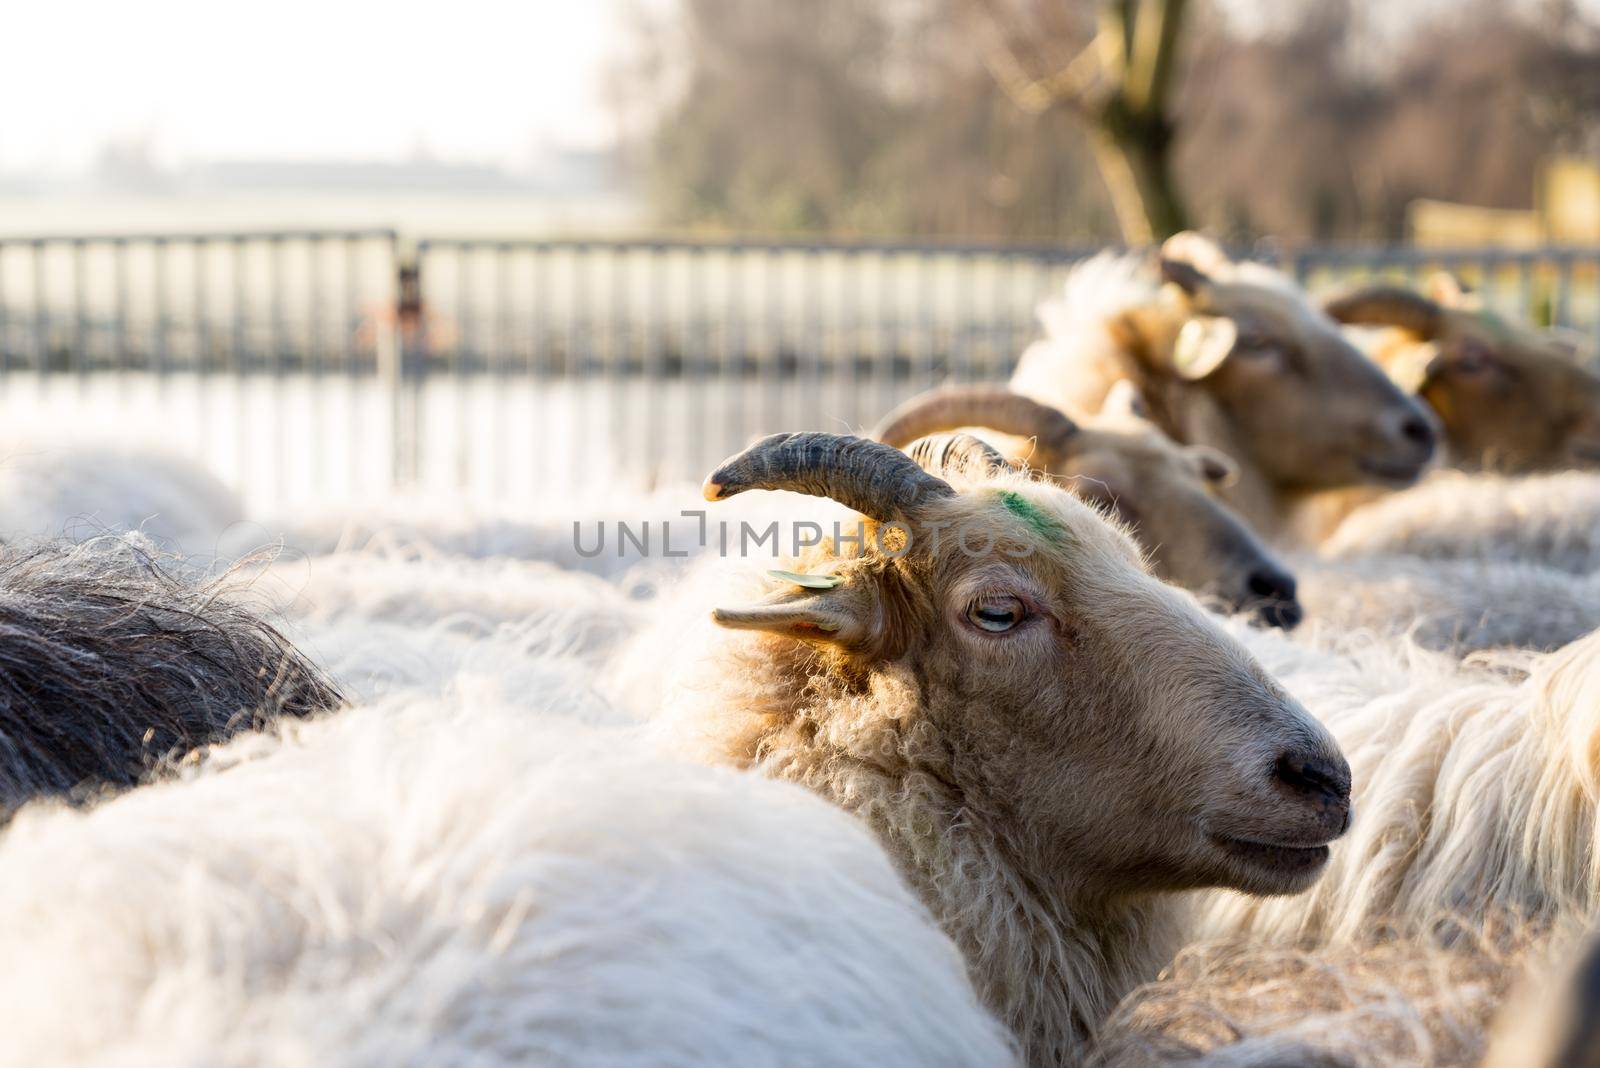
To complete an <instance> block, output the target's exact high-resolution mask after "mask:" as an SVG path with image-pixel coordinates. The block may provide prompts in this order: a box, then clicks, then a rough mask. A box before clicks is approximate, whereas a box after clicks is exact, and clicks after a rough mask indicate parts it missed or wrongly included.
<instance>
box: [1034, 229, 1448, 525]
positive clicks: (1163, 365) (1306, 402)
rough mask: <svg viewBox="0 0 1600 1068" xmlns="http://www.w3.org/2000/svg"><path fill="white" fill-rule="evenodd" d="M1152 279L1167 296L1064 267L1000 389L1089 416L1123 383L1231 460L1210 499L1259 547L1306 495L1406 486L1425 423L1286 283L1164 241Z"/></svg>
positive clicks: (1113, 259) (1126, 270)
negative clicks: (1062, 284)
mask: <svg viewBox="0 0 1600 1068" xmlns="http://www.w3.org/2000/svg"><path fill="white" fill-rule="evenodd" d="M1160 272H1161V280H1162V281H1163V282H1164V283H1165V284H1164V285H1158V284H1157V283H1156V282H1155V280H1154V279H1150V278H1147V277H1145V265H1144V262H1143V260H1142V258H1138V257H1130V256H1120V257H1119V256H1113V255H1110V254H1102V255H1101V256H1099V257H1096V258H1095V259H1092V260H1090V261H1088V262H1087V263H1085V264H1083V265H1081V266H1079V267H1077V268H1075V269H1074V270H1073V272H1072V274H1071V275H1070V276H1069V277H1068V280H1067V283H1066V289H1065V292H1064V296H1063V299H1062V300H1060V301H1058V302H1052V303H1048V304H1046V305H1045V306H1044V307H1043V308H1042V309H1041V311H1040V317H1041V319H1042V320H1043V321H1044V324H1045V327H1046V332H1047V334H1048V335H1049V336H1048V337H1047V338H1046V339H1045V340H1043V341H1039V342H1036V343H1035V344H1034V345H1032V346H1031V347H1029V348H1028V350H1027V351H1026V352H1024V353H1023V356H1022V359H1021V361H1020V362H1019V363H1018V365H1017V369H1016V372H1015V374H1014V375H1013V376H1012V379H1011V386H1012V388H1013V389H1014V390H1016V391H1017V392H1019V393H1022V394H1025V395H1027V396H1030V397H1032V398H1034V399H1035V400H1038V401H1041V402H1043V403H1045V404H1049V405H1051V406H1053V407H1056V408H1059V409H1061V410H1063V411H1065V412H1067V413H1069V414H1072V415H1087V414H1092V413H1094V412H1097V411H1099V410H1100V409H1101V408H1102V407H1103V406H1104V403H1105V399H1106V397H1107V395H1108V394H1109V393H1110V391H1111V389H1112V388H1113V387H1114V386H1115V385H1116V384H1117V383H1119V382H1131V383H1132V384H1133V386H1134V387H1135V388H1136V389H1137V392H1138V394H1139V395H1140V397H1141V398H1142V400H1143V403H1144V405H1145V406H1146V408H1147V410H1148V412H1149V415H1150V418H1151V419H1152V420H1153V421H1154V422H1155V424H1156V425H1157V426H1158V427H1160V429H1161V430H1162V431H1164V432H1165V433H1166V434H1167V435H1168V436H1169V437H1171V438H1172V439H1173V440H1175V441H1178V442H1181V443H1183V444H1186V445H1196V444H1203V445H1210V446H1213V447H1215V448H1217V449H1219V450H1221V451H1222V452H1224V453H1226V454H1228V455H1229V456H1231V457H1233V459H1234V460H1236V461H1238V463H1239V464H1240V468H1241V477H1240V479H1239V481H1238V482H1237V483H1236V484H1235V485H1233V486H1231V487H1229V488H1228V489H1227V490H1225V491H1224V493H1223V499H1224V500H1226V501H1227V502H1228V503H1229V504H1230V505H1231V506H1233V507H1234V508H1235V509H1236V510H1237V511H1238V512H1239V513H1240V514H1241V515H1243V516H1244V518H1245V519H1246V520H1247V521H1248V522H1249V523H1250V524H1251V525H1252V526H1253V527H1254V528H1255V529H1256V530H1257V531H1258V532H1260V533H1262V534H1264V535H1265V536H1267V537H1268V539H1269V540H1277V541H1287V540H1292V539H1293V536H1294V531H1293V516H1294V513H1295V511H1296V510H1297V509H1298V507H1299V505H1300V503H1301V502H1302V501H1303V500H1304V499H1305V498H1306V497H1307V496H1309V495H1310V494H1312V493H1314V492H1316V491H1319V490H1327V489H1333V488H1338V487H1343V486H1352V485H1378V486H1384V487H1391V488H1392V487H1399V486H1406V485H1410V484H1411V483H1412V482H1414V481H1416V479H1417V477H1418V476H1419V475H1420V474H1421V473H1422V471H1423V469H1424V467H1425V465H1426V464H1427V463H1428V461H1429V460H1430V458H1431V457H1432V454H1433V445H1434V442H1433V437H1434V436H1433V431H1432V428H1431V424H1430V421H1429V419H1428V417H1427V415H1426V413H1425V412H1424V410H1423V409H1422V407H1421V406H1420V405H1419V403H1418V402H1417V401H1416V400H1415V399H1414V398H1412V397H1408V396H1407V395H1405V394H1404V393H1403V392H1402V391H1401V390H1400V389H1399V388H1397V387H1396V386H1395V385H1394V384H1393V383H1392V382H1390V381H1389V380H1388V378H1387V377H1386V376H1385V375H1384V374H1383V372H1382V370H1381V369H1379V368H1378V367H1377V365H1375V364H1373V363H1372V362H1371V361H1370V360H1368V359H1367V358H1366V357H1365V356H1363V355H1362V354H1361V352H1360V351H1359V350H1358V349H1356V347H1355V346H1354V345H1352V344H1351V343H1350V342H1349V341H1347V340H1345V338H1344V337H1343V336H1342V335H1341V334H1340V332H1339V328H1338V326H1337V324H1335V323H1334V322H1333V321H1332V320H1330V319H1329V318H1328V317H1327V316H1326V315H1324V314H1323V313H1322V311H1321V310H1320V309H1318V308H1317V307H1315V306H1314V305H1313V304H1312V303H1311V302H1310V301H1309V300H1308V299H1307V298H1306V297H1305V296H1304V295H1303V294H1302V293H1301V292H1300V291H1299V290H1298V288H1297V287H1295V286H1294V285H1293V283H1291V282H1289V281H1288V280H1287V279H1285V278H1284V277H1283V276H1281V275H1279V274H1277V273H1276V272H1274V271H1272V270H1271V269H1269V268H1266V267H1263V266H1260V265H1256V264H1249V263H1238V264H1236V263H1232V262H1230V261H1229V260H1228V259H1227V257H1225V256H1224V255H1223V254H1222V253H1221V252H1220V251H1219V250H1218V249H1217V248H1216V247H1215V246H1214V245H1212V244H1210V243H1209V242H1207V241H1205V240H1204V239H1202V238H1200V237H1199V236H1198V235H1195V234H1179V235H1177V236H1175V237H1173V238H1170V239H1168V241H1167V243H1166V244H1165V245H1163V246H1162V250H1161V260H1160Z"/></svg>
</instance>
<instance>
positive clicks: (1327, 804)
mask: <svg viewBox="0 0 1600 1068" xmlns="http://www.w3.org/2000/svg"><path fill="white" fill-rule="evenodd" d="M1272 777H1273V779H1274V780H1275V781H1276V782H1277V783H1278V785H1279V786H1281V787H1283V788H1284V789H1286V790H1287V791H1288V792H1289V793H1291V794H1293V795H1295V796H1296V797H1299V798H1301V799H1303V800H1306V801H1310V802H1311V803H1312V804H1315V805H1316V806H1317V807H1318V808H1319V809H1321V810H1322V812H1323V813H1324V815H1326V816H1329V817H1332V818H1334V819H1337V820H1338V822H1339V828H1340V831H1341V832H1342V831H1343V830H1344V828H1345V827H1347V826H1349V822H1350V766H1349V765H1348V764H1346V763H1345V762H1344V761H1343V760H1342V759H1341V760H1328V759H1326V758H1324V757H1319V756H1312V755H1310V754H1306V753H1285V754H1284V755H1283V756H1281V757H1279V758H1278V762H1277V763H1276V764H1274V765H1273V767H1272Z"/></svg>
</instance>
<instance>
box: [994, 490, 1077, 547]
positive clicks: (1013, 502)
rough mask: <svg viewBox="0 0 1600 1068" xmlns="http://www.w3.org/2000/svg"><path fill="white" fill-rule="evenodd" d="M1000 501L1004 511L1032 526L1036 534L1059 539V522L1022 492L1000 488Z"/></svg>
mask: <svg viewBox="0 0 1600 1068" xmlns="http://www.w3.org/2000/svg"><path fill="white" fill-rule="evenodd" d="M1000 503H1001V504H1003V505H1005V506H1006V511H1008V512H1010V513H1011V514H1012V515H1014V516H1016V517H1017V518H1018V519H1021V520H1022V521H1023V522H1025V523H1027V524H1028V526H1030V527H1032V528H1033V530H1034V532H1035V533H1036V534H1040V535H1042V536H1044V537H1046V538H1049V539H1050V540H1051V541H1059V540H1060V539H1061V535H1062V530H1061V524H1060V523H1059V522H1057V521H1056V518H1055V517H1054V516H1052V515H1051V514H1050V513H1048V512H1046V511H1045V510H1044V509H1042V508H1040V507H1039V506H1038V505H1036V504H1034V503H1033V502H1032V501H1030V500H1028V498H1026V497H1024V496H1023V495H1022V494H1020V493H1016V492H1013V491H1012V490H1001V491H1000Z"/></svg>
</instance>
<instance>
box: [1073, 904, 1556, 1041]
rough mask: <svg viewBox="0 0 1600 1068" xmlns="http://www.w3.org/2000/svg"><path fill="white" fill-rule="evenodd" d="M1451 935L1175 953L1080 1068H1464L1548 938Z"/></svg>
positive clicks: (1505, 933) (1220, 946) (1511, 933)
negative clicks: (1248, 1065)
mask: <svg viewBox="0 0 1600 1068" xmlns="http://www.w3.org/2000/svg"><path fill="white" fill-rule="evenodd" d="M1453 934H1454V938H1453V941H1452V943H1451V944H1448V945H1446V944H1442V943H1440V942H1438V941H1419V940H1410V939H1388V940H1382V941H1378V942H1376V943H1374V944H1368V945H1363V946H1360V947H1336V948H1322V949H1319V950H1316V951H1307V950H1305V949H1300V948H1296V947H1293V946H1283V945H1271V944H1262V943H1258V942H1248V941H1239V942H1221V943H1197V944H1194V945H1190V946H1186V947H1185V948H1184V950H1183V951H1182V953H1180V954H1179V956H1178V958H1177V959H1176V960H1175V961H1174V962H1173V964H1172V965H1171V966H1170V967H1169V968H1168V969H1166V971H1165V972H1163V974H1162V976H1161V978H1160V979H1158V980H1157V981H1155V982H1153V983H1149V984H1147V985H1145V986H1143V987H1141V988H1139V989H1138V990H1136V991H1135V992H1134V993H1133V994H1132V995H1130V996H1129V997H1128V998H1127V999H1125V1000H1124V1001H1123V1003H1122V1004H1121V1005H1119V1006H1118V1007H1117V1011H1116V1013H1115V1015H1114V1016H1113V1017H1112V1019H1111V1020H1110V1021H1109V1022H1108V1023H1107V1024H1106V1026H1105V1027H1104V1028H1103V1029H1102V1038H1101V1044H1100V1046H1099V1047H1098V1048H1097V1050H1096V1054H1097V1059H1096V1060H1095V1061H1094V1064H1095V1065H1096V1068H1111V1066H1115V1068H1142V1066H1155V1065H1168V1064H1174V1063H1184V1060H1183V1059H1184V1057H1185V1056H1187V1057H1189V1058H1191V1061H1190V1062H1189V1063H1196V1062H1203V1063H1206V1064H1215V1063H1219V1062H1220V1063H1226V1061H1225V1060H1224V1059H1223V1058H1225V1057H1226V1056H1227V1055H1228V1054H1229V1052H1230V1051H1232V1050H1235V1049H1239V1048H1249V1049H1251V1050H1253V1051H1258V1053H1257V1055H1258V1056H1263V1055H1265V1054H1266V1051H1269V1050H1271V1049H1273V1047H1274V1046H1276V1047H1277V1048H1279V1049H1280V1050H1282V1053H1281V1054H1280V1059H1279V1062H1278V1063H1280V1064H1281V1065H1283V1066H1284V1068H1309V1066H1318V1068H1320V1066H1322V1065H1327V1066H1329V1068H1334V1066H1337V1068H1471V1066H1476V1065H1478V1064H1479V1062H1480V1061H1481V1060H1482V1058H1483V1055H1484V1051H1485V1047H1486V1046H1487V1045H1488V1044H1489V1036H1490V1033H1491V1031H1493V1030H1496V1029H1497V1027H1496V1022H1495V1021H1496V1019H1497V1018H1498V1017H1500V1016H1502V1015H1504V1012H1503V1008H1502V1007H1503V1006H1504V1004H1505V1002H1506V1000H1507V996H1508V993H1509V992H1510V991H1511V990H1513V989H1514V987H1515V986H1516V985H1517V983H1518V982H1519V981H1520V980H1521V979H1522V977H1523V976H1524V975H1525V974H1526V973H1527V972H1528V971H1530V970H1532V969H1535V968H1537V967H1538V966H1539V965H1540V964H1541V963H1543V958H1544V957H1545V956H1546V953H1545V950H1544V947H1545V946H1546V945H1547V944H1548V942H1549V940H1550V939H1551V938H1552V937H1553V932H1550V931H1547V930H1542V929H1533V928H1529V927H1526V926H1522V925H1518V924H1516V923H1512V922H1502V923H1497V924H1495V925H1493V926H1492V927H1491V928H1489V929H1487V930H1483V931H1456V932H1454V933H1453ZM1505 1063H1506V1064H1507V1065H1512V1064H1515V1065H1519V1066H1520V1065H1527V1064H1530V1063H1537V1062H1532V1061H1531V1058H1530V1060H1517V1059H1511V1060H1508V1061H1506V1062H1505ZM1552 1068H1553V1066H1552Z"/></svg>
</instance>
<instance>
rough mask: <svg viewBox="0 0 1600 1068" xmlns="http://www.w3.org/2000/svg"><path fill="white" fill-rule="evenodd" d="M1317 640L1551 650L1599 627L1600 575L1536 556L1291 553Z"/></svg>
mask: <svg viewBox="0 0 1600 1068" xmlns="http://www.w3.org/2000/svg"><path fill="white" fill-rule="evenodd" d="M1290 560H1291V563H1292V565H1293V567H1294V570H1295V573H1296V574H1297V575H1299V576H1300V594H1301V598H1302V601H1303V603H1304V605H1305V608H1306V612H1307V614H1308V616H1309V618H1310V619H1311V620H1312V623H1313V632H1312V634H1311V635H1309V636H1308V638H1309V641H1310V643H1311V644H1313V645H1316V644H1319V643H1321V642H1323V641H1326V640H1328V639H1329V638H1331V639H1332V640H1334V641H1335V642H1337V641H1338V640H1339V639H1340V638H1341V637H1343V636H1345V635H1348V634H1350V633H1351V632H1363V633H1372V634H1378V635H1387V636H1392V637H1400V636H1404V637H1406V638H1409V639H1410V640H1411V641H1414V642H1416V643H1417V644H1418V645H1421V646H1423V647H1424V648H1428V649H1437V650H1442V651H1447V652H1453V653H1457V654H1463V653H1468V652H1473V651H1477V650H1484V649H1498V648H1513V649H1532V650H1538V651H1550V650H1554V649H1557V648H1559V647H1560V646H1563V645H1566V644H1568V643H1569V642H1573V641H1577V640H1578V639H1579V638H1581V637H1583V636H1584V635H1586V634H1588V633H1589V632H1590V631H1592V630H1594V629H1595V628H1597V627H1600V573H1596V574H1590V575H1582V576H1574V575H1570V574H1567V573H1565V572H1561V571H1557V570H1555V569H1553V568H1549V567H1544V566H1542V565H1540V564H1536V563H1510V562H1499V561H1483V560H1470V559H1469V560H1422V559H1417V558H1415V557H1409V556H1372V557H1358V558H1354V559H1348V560H1329V559H1325V558H1320V557H1316V556H1311V555H1303V556H1292V557H1290Z"/></svg>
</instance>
